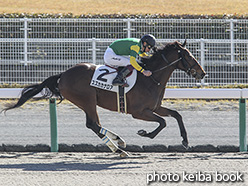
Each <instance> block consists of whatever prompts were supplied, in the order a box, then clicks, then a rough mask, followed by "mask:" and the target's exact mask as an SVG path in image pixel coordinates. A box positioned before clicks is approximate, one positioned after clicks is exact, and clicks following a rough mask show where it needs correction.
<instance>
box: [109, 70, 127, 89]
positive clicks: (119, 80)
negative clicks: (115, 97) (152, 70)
mask: <svg viewBox="0 0 248 186" xmlns="http://www.w3.org/2000/svg"><path fill="white" fill-rule="evenodd" d="M130 72H131V70H130V68H127V67H124V68H123V69H122V70H121V71H119V72H118V74H117V76H116V77H115V79H114V80H113V82H112V84H113V85H114V86H124V87H129V85H128V84H127V83H126V81H125V77H126V76H127V75H128V74H129V73H130Z"/></svg>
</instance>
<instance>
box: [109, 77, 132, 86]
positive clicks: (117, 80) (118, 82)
mask: <svg viewBox="0 0 248 186" xmlns="http://www.w3.org/2000/svg"><path fill="white" fill-rule="evenodd" d="M112 84H113V86H122V87H129V85H128V84H127V82H126V81H124V80H123V79H120V78H115V79H114V80H113V82H112Z"/></svg>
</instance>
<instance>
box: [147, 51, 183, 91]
mask: <svg viewBox="0 0 248 186" xmlns="http://www.w3.org/2000/svg"><path fill="white" fill-rule="evenodd" d="M161 56H162V58H163V60H164V61H165V62H166V63H167V64H168V65H166V66H164V67H162V68H159V69H157V70H154V71H153V72H152V73H156V72H159V71H161V70H164V69H166V68H168V67H170V66H172V65H174V64H175V63H177V62H178V61H180V60H182V57H180V58H178V59H177V60H175V61H173V62H171V63H169V61H168V60H167V59H166V57H165V56H164V54H161ZM150 77H151V79H152V81H153V82H154V83H156V84H157V85H158V86H160V85H161V83H160V82H158V81H157V80H155V79H154V77H152V75H151V76H150Z"/></svg>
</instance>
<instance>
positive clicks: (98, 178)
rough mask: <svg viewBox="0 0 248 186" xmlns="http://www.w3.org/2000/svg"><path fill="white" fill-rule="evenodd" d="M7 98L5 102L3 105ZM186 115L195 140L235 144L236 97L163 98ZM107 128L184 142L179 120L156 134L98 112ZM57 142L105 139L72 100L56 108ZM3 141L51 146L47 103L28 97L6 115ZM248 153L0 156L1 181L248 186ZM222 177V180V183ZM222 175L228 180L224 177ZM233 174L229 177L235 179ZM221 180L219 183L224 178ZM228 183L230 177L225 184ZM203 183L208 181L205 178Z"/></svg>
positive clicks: (12, 185) (130, 137)
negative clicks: (98, 135)
mask: <svg viewBox="0 0 248 186" xmlns="http://www.w3.org/2000/svg"><path fill="white" fill-rule="evenodd" d="M6 102H8V101H6V100H5V101H0V109H1V108H3V106H4V104H5V103H6ZM164 106H166V107H169V108H171V109H175V110H177V111H179V113H180V114H181V115H182V116H183V119H184V122H185V126H186V128H187V131H188V137H189V140H190V143H191V145H203V144H213V145H238V143H239V139H238V132H239V131H238V122H239V120H238V101H237V100H234V101H218V102H215V101H210V102H209V101H187V100H186V101H185V100H184V101H173V100H170V101H166V102H164ZM98 111H99V116H100V120H101V121H102V125H104V126H105V127H107V128H109V129H111V130H113V131H115V132H117V133H118V134H120V135H121V136H122V137H123V138H124V139H125V140H126V142H127V144H135V145H151V144H163V145H166V146H168V145H177V144H180V143H181V138H180V136H179V133H178V126H177V123H176V121H175V120H174V119H172V118H166V121H167V124H168V125H167V128H166V129H164V130H163V131H162V132H161V133H160V134H159V135H158V136H157V137H156V138H155V139H153V140H150V139H146V138H142V137H140V136H138V135H137V134H136V132H137V131H138V130H139V129H142V128H143V129H146V130H148V131H150V130H153V129H154V128H155V127H156V126H157V125H156V124H154V123H150V122H143V121H140V120H135V119H133V118H132V117H131V116H130V115H123V114H118V113H113V112H109V111H106V110H103V109H101V108H99V109H98ZM57 112H58V136H59V138H58V141H59V143H66V144H79V143H90V144H101V141H100V140H99V139H98V138H97V137H96V136H95V134H93V132H91V131H89V130H88V129H87V128H86V127H85V115H84V113H83V112H82V111H81V110H79V109H78V108H76V107H75V106H73V105H71V104H69V103H66V102H65V103H62V104H61V105H59V106H58V107H57ZM0 117H1V120H0V122H1V124H0V143H4V144H23V145H27V144H38V143H43V144H48V145H49V144H50V133H49V131H50V126H49V107H48V104H47V101H42V102H30V103H28V104H26V105H25V106H23V107H22V108H20V109H16V110H12V111H9V112H7V114H6V116H5V115H3V114H1V115H0ZM247 160H248V153H132V154H131V156H130V157H128V158H124V159H121V158H120V157H119V156H118V155H116V154H112V153H28V152H26V153H4V152H2V153H0V180H1V181H0V185H4V186H16V185H21V186H25V185H31V186H33V185H41V186H47V185H49V186H50V185H53V186H56V185H58V186H63V185H65V186H70V185H72V186H77V185H80V186H81V185H83V186H84V185H87V186H88V185H89V186H90V185H93V186H95V185H99V186H100V185H101V186H104V185H107V186H108V185H113V186H116V185H120V186H122V185H126V186H132V185H137V186H140V185H147V184H148V183H149V185H168V184H169V185H192V184H193V185H197V186H198V185H225V186H226V185H242V186H247V185H248V172H247V170H248V169H247V167H248V161H247ZM221 179H222V180H221ZM223 179H224V181H223ZM230 179H231V181H230ZM219 180H221V181H219ZM228 180H229V181H228ZM202 181H205V182H202Z"/></svg>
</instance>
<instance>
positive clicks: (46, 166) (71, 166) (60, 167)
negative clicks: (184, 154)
mask: <svg viewBox="0 0 248 186" xmlns="http://www.w3.org/2000/svg"><path fill="white" fill-rule="evenodd" d="M124 164H128V166H125V167H120V165H124ZM135 164H136V165H137V164H138V163H137V162H130V163H125V162H116V163H77V162H56V163H21V164H2V165H0V169H21V170H22V171H101V170H116V169H117V170H118V169H120V170H123V169H130V168H131V169H135V168H140V166H132V165H135Z"/></svg>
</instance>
